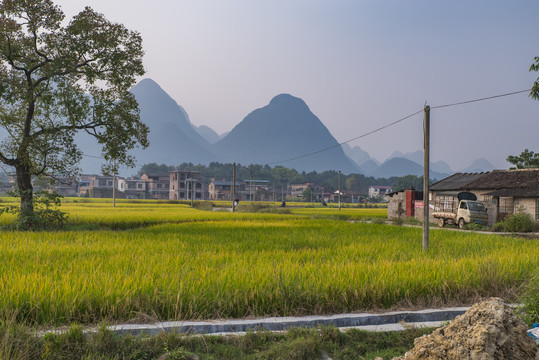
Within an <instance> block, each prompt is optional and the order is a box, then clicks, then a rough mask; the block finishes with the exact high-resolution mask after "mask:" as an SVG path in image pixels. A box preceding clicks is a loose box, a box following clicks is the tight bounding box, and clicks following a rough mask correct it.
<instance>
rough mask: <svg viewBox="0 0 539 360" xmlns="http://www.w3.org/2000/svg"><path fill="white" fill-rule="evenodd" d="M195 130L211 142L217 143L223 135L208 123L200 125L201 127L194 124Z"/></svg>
mask: <svg viewBox="0 0 539 360" xmlns="http://www.w3.org/2000/svg"><path fill="white" fill-rule="evenodd" d="M193 127H194V128H195V130H196V131H197V132H198V133H199V134H200V136H202V137H203V138H204V139H206V141H207V142H209V143H210V144H215V143H216V142H217V141H219V140H221V137H220V136H219V134H217V133H216V132H215V131H214V130H213V129H212V128H210V127H209V126H206V125H200V126H199V127H196V126H194V125H193Z"/></svg>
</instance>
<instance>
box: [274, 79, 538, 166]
mask: <svg viewBox="0 0 539 360" xmlns="http://www.w3.org/2000/svg"><path fill="white" fill-rule="evenodd" d="M528 91H530V89H526V90H520V91H514V92H510V93H505V94H500V95H493V96H488V97H483V98H478V99H473V100H466V101H461V102H457V103H452V104H444V105H437V106H431V107H430V108H431V109H441V108H446V107H452V106H459V105H465V104H470V103H474V102H480V101H486V100H492V99H496V98H501V97H505V96H511V95H516V94H522V93H524V92H528ZM425 105H426V103H425ZM423 111H424V109H421V110H419V111H417V112H415V113H413V114H410V115H408V116H405V117H403V118H401V119H399V120H397V121H394V122H392V123H390V124H387V125H385V126H382V127H380V128H378V129H375V130H373V131H369V132H368V133H365V134H362V135H360V136H356V137H355V138H352V139H350V140H346V141H343V142H342V143H339V144H337V145H333V146H328V147H326V148H323V149H320V150H317V151H313V152H311V153H308V154H304V155H300V156H296V157H293V158H290V159H286V160H280V161H274V162H271V163H268V165H273V164H280V163H284V162H288V161H293V160H298V159H303V158H306V157H309V156H312V155H316V154H319V153H321V152H324V151H327V150H330V149H334V148H336V147H339V146H342V145H344V144H346V143H349V142H351V141H354V140H358V139H361V138H364V137H366V136H369V135H371V134H374V133H376V132H378V131H381V130H384V129H386V128H388V127H390V126H393V125H395V124H398V123H400V122H402V121H404V120H407V119H409V118H411V117H413V116H415V115H417V114H419V113H421V112H423Z"/></svg>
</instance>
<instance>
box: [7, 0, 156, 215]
mask: <svg viewBox="0 0 539 360" xmlns="http://www.w3.org/2000/svg"><path fill="white" fill-rule="evenodd" d="M64 17H65V16H64V14H63V12H62V11H61V9H60V7H58V6H56V5H54V3H53V2H52V1H51V0H34V1H26V0H10V1H3V2H1V3H0V33H1V34H2V36H1V37H0V128H3V129H6V130H7V131H4V132H3V133H4V134H6V136H5V138H3V139H2V142H1V143H0V162H2V163H4V164H5V165H7V166H10V167H13V168H15V170H16V174H17V184H18V188H19V190H21V211H22V212H24V213H28V214H29V216H28V217H27V219H31V213H32V212H33V208H32V191H33V187H32V181H33V179H35V178H36V177H38V178H46V177H49V178H50V177H56V178H58V177H69V176H70V175H72V174H74V173H76V172H77V170H78V169H77V164H78V162H79V161H80V159H81V157H82V153H81V151H80V150H79V148H78V147H77V144H76V143H75V137H76V135H77V134H78V133H82V134H86V135H91V136H93V137H95V138H96V140H97V142H98V143H99V144H100V145H101V147H102V154H103V157H104V158H105V160H106V161H107V162H108V163H109V164H110V163H112V160H114V161H115V163H117V164H125V165H128V166H133V165H134V159H133V157H132V156H131V155H129V152H128V150H130V149H133V148H134V147H135V145H136V144H140V145H141V146H142V147H146V146H147V145H148V139H147V134H148V127H147V126H146V125H145V124H143V123H142V122H141V121H140V115H139V109H138V104H137V102H136V100H135V97H134V95H133V94H132V93H130V92H129V89H130V88H131V87H132V86H133V85H134V84H135V81H136V77H137V76H141V75H143V74H144V68H143V66H142V57H143V54H144V52H143V49H142V38H141V36H140V34H139V33H137V32H134V31H130V30H128V29H126V28H125V27H124V26H123V25H121V24H117V23H113V22H110V21H108V20H107V19H106V18H105V17H104V16H103V15H102V14H99V13H97V12H95V11H93V10H92V9H91V8H89V7H86V8H85V9H84V10H82V11H81V12H80V13H79V14H77V15H76V16H74V17H73V18H72V19H71V21H69V22H68V21H64ZM103 169H104V170H105V171H108V170H111V167H110V166H107V165H105V166H104V167H103Z"/></svg>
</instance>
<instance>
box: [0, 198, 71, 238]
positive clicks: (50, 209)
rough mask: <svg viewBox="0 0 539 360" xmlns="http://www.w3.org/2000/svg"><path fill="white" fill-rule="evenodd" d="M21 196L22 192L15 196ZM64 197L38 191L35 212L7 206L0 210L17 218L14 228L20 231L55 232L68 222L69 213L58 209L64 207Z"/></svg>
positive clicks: (34, 204)
mask: <svg viewBox="0 0 539 360" xmlns="http://www.w3.org/2000/svg"><path fill="white" fill-rule="evenodd" d="M13 195H14V196H20V192H16V193H14V194H13ZM62 198H63V196H61V195H59V194H57V193H55V192H52V193H50V192H48V191H37V192H36V193H35V194H34V196H33V198H32V201H33V208H34V211H33V212H24V211H22V210H21V208H20V207H18V206H14V205H6V206H5V207H4V208H0V215H2V213H7V214H13V215H15V216H16V217H17V221H16V222H15V224H14V228H15V229H18V230H55V229H61V228H62V227H64V225H65V224H66V222H67V220H68V215H67V213H65V212H63V211H61V210H60V209H58V207H60V206H61V205H62Z"/></svg>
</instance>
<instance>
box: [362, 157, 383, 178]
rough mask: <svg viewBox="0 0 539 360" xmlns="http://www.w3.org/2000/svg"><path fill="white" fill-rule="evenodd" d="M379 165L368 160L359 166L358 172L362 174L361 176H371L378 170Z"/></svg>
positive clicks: (374, 161)
mask: <svg viewBox="0 0 539 360" xmlns="http://www.w3.org/2000/svg"><path fill="white" fill-rule="evenodd" d="M380 165H381V164H380V163H378V161H376V160H369V161H367V162H364V163H363V164H361V165H359V172H360V173H362V174H363V175H368V176H370V174H372V173H373V172H375V171H376V170H378V169H379V168H380Z"/></svg>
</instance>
